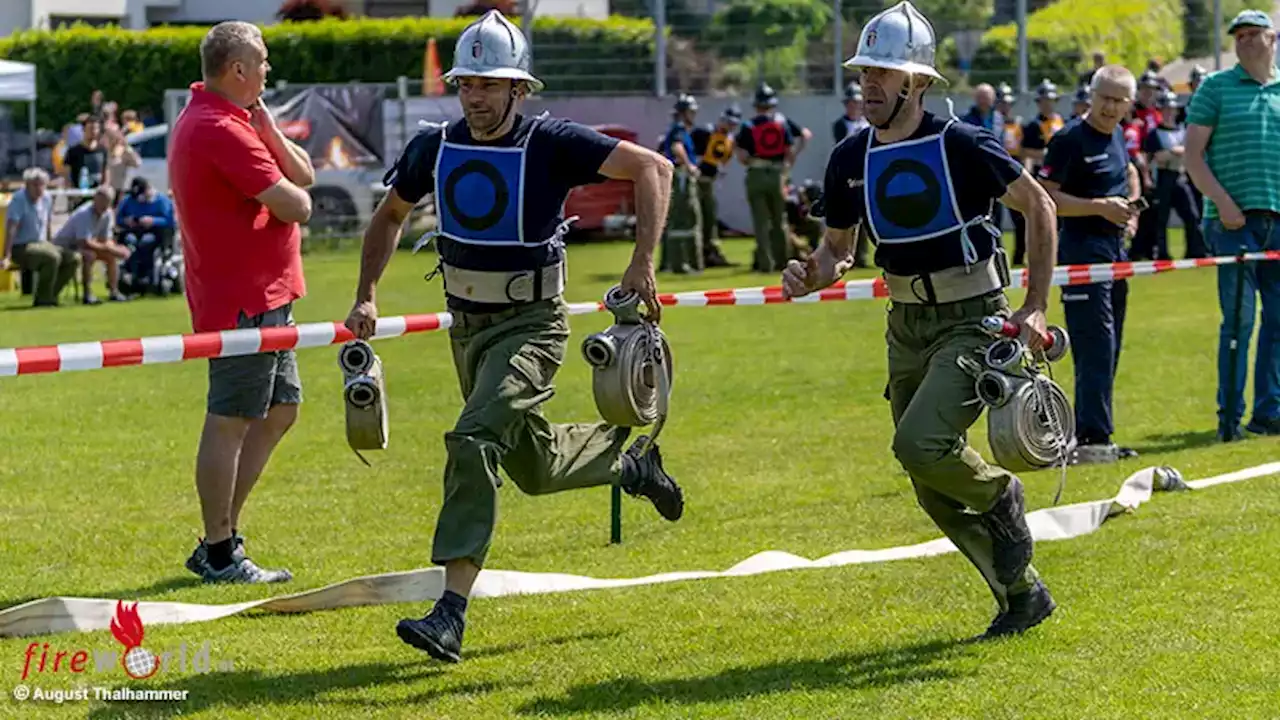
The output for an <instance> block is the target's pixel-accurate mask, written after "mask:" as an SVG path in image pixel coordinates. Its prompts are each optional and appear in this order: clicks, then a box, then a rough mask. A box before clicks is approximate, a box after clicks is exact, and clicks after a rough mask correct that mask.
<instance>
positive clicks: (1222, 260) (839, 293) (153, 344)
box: [0, 250, 1280, 376]
mask: <svg viewBox="0 0 1280 720" xmlns="http://www.w3.org/2000/svg"><path fill="white" fill-rule="evenodd" d="M1265 260H1280V251H1277V250H1268V251H1266V252H1258V253H1247V254H1245V255H1243V256H1240V257H1212V258H1200V259H1195V260H1156V261H1152V262H1122V263H1101V264H1097V265H1062V266H1058V267H1056V268H1054V271H1053V284H1054V285H1089V284H1092V283H1097V282H1106V281H1108V280H1123V279H1125V278H1130V277H1137V276H1140V275H1156V274H1159V273H1166V272H1171V271H1173V270H1190V269H1192V268H1200V267H1212V266H1216V265H1230V264H1233V263H1236V262H1241V261H1244V262H1254V261H1265ZM1010 281H1011V284H1012V285H1013V286H1014V287H1026V283H1027V274H1026V271H1025V270H1014V271H1013V272H1012V273H1011V278H1010ZM887 297H889V291H888V288H887V287H886V286H885V283H884V280H883V279H882V278H875V279H871V280H851V281H848V282H839V283H836V284H834V285H832V286H831V287H829V288H826V289H824V290H821V291H819V292H816V293H812V294H810V295H806V296H804V297H800V298H792V299H788V298H784V297H783V296H782V286H780V285H771V286H768V287H756V288H733V289H727V290H693V291H689V292H681V293H663V294H661V295H659V296H658V300H659V302H660V303H661V304H662V305H674V306H691V307H709V306H717V305H770V304H775V303H788V302H790V303H815V302H828V301H835V300H873V299H877V298H887ZM604 310H605V306H604V303H603V302H583V303H569V313H570V314H572V315H583V314H587V313H593V312H604ZM452 324H453V316H452V315H451V314H449V313H447V312H444V313H430V314H426V315H403V316H399V317H388V318H380V319H379V320H378V331H377V333H376V334H375V335H374V339H382V338H389V337H399V336H401V335H408V334H411V333H420V332H428V331H431V330H443V329H446V328H448V327H449V326H450V325H452ZM352 338H353V336H352V334H351V331H349V330H347V328H346V327H344V326H343V325H342V323H336V322H320V323H306V324H302V325H297V326H294V327H286V328H262V329H249V330H225V331H222V332H210V333H194V334H187V335H162V336H157V337H146V338H134V339H131V340H103V341H94V342H84V343H64V344H61V345H43V346H35V347H21V348H3V349H0V376H5V375H35V374H39V373H56V372H70V371H73V370H97V369H100V368H107V367H120V366H124V365H152V364H157V363H173V362H182V361H184V360H200V359H204V358H214V357H231V356H235V355H252V354H253V353H257V352H267V351H271V350H297V349H301V348H309V347H323V346H325V345H337V344H341V343H344V342H347V341H348V340H351V339H352Z"/></svg>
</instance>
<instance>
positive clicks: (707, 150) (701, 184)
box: [691, 105, 742, 268]
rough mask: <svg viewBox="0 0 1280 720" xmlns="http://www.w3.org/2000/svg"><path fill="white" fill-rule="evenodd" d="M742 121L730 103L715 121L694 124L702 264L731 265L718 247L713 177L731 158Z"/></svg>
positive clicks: (705, 265) (718, 216) (718, 214)
mask: <svg viewBox="0 0 1280 720" xmlns="http://www.w3.org/2000/svg"><path fill="white" fill-rule="evenodd" d="M740 125H742V111H741V110H739V109H738V106H737V105H730V106H729V107H727V108H725V109H724V111H723V112H721V113H720V117H719V118H717V119H716V122H715V125H710V124H705V125H702V126H699V127H695V128H694V129H693V130H692V132H691V135H692V136H693V154H694V155H695V156H696V157H697V158H698V203H699V206H700V207H701V209H702V260H703V266H704V267H709V268H710V267H732V266H734V265H736V264H737V263H731V262H729V259H728V258H726V257H725V256H724V248H722V247H720V206H719V203H717V202H716V178H718V177H723V176H722V175H720V169H721V168H722V167H724V166H726V165H728V164H729V161H730V160H732V159H733V139H734V135H736V134H737V132H738V127H739V126H740Z"/></svg>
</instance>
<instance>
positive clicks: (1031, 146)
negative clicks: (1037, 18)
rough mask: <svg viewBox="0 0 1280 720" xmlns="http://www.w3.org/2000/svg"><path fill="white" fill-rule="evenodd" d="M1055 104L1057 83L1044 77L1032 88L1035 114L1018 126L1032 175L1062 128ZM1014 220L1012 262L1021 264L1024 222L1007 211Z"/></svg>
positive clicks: (1017, 215) (1027, 165)
mask: <svg viewBox="0 0 1280 720" xmlns="http://www.w3.org/2000/svg"><path fill="white" fill-rule="evenodd" d="M1057 103H1058V86H1057V85H1054V84H1053V83H1052V82H1051V81H1050V80H1049V79H1048V78H1045V79H1044V80H1042V81H1041V82H1040V85H1039V86H1037V87H1036V109H1037V110H1039V113H1038V114H1037V115H1036V116H1035V117H1034V118H1032V119H1031V120H1030V121H1028V122H1027V123H1026V124H1025V125H1023V126H1022V164H1023V165H1024V166H1025V167H1026V168H1027V170H1028V172H1030V173H1031V175H1032V176H1033V177H1034V176H1035V175H1036V174H1037V173H1039V172H1040V165H1041V164H1042V163H1043V162H1044V150H1045V148H1047V147H1049V141H1050V140H1052V139H1053V136H1054V135H1056V134H1057V133H1058V131H1059V130H1061V129H1062V127H1063V125H1064V124H1065V123H1063V121H1062V116H1061V115H1059V114H1058V112H1057V110H1056V109H1055V108H1056V106H1057ZM1010 215H1012V216H1013V218H1014V220H1015V222H1014V230H1015V233H1014V244H1013V264H1014V265H1022V264H1023V261H1024V260H1025V259H1026V254H1027V232H1026V221H1025V220H1024V219H1023V217H1022V215H1021V214H1020V213H1017V212H1014V211H1010Z"/></svg>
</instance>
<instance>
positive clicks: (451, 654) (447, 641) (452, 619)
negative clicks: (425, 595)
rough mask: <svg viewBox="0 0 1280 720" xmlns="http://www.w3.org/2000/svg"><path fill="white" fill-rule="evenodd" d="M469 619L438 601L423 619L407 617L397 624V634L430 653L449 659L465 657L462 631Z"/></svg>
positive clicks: (447, 660) (450, 661)
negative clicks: (466, 619)
mask: <svg viewBox="0 0 1280 720" xmlns="http://www.w3.org/2000/svg"><path fill="white" fill-rule="evenodd" d="M465 627H466V623H465V621H464V620H463V619H462V616H461V615H460V614H459V613H458V612H457V611H455V610H452V609H450V608H448V607H444V606H443V605H442V603H436V606H435V607H433V608H431V612H429V613H427V615H426V617H423V618H422V619H421V620H411V619H409V618H405V619H403V620H401V621H400V622H399V623H397V624H396V635H399V636H400V639H401V640H403V641H405V642H406V643H408V644H410V645H412V646H414V647H416V648H418V649H419V650H424V651H426V653H427V654H428V655H430V656H431V657H433V658H435V659H437V660H443V661H444V662H448V663H456V662H459V661H461V660H462V634H463V631H464V630H465Z"/></svg>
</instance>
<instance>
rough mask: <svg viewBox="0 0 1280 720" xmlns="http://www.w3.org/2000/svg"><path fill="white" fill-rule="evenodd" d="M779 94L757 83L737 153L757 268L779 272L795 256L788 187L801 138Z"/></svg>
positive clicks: (740, 134) (758, 269) (739, 130)
mask: <svg viewBox="0 0 1280 720" xmlns="http://www.w3.org/2000/svg"><path fill="white" fill-rule="evenodd" d="M777 107H778V95H777V93H775V92H774V90H773V88H772V87H770V86H769V85H768V84H767V83H761V84H760V87H758V88H756V95H755V109H756V114H755V116H754V117H752V118H751V119H750V120H748V121H746V122H745V123H743V124H742V125H741V127H739V128H738V134H737V136H736V137H735V139H734V144H735V146H736V147H735V149H734V152H735V153H736V154H737V156H738V161H739V162H741V163H742V165H743V167H745V168H746V169H747V177H746V188H747V204H748V205H750V206H751V227H752V232H753V233H754V234H755V238H756V251H755V258H754V260H753V261H752V263H751V269H752V270H754V271H755V272H766V273H768V272H781V270H782V268H785V267H786V266H787V261H788V260H790V259H791V243H790V242H789V241H788V236H787V227H786V221H787V211H786V198H785V196H784V190H785V188H786V184H787V174H788V168H789V167H790V166H791V164H792V163H793V162H794V161H795V157H796V153H797V152H799V151H798V150H797V149H796V148H797V146H798V145H799V144H800V142H801V138H798V137H797V136H796V130H795V128H796V127H798V126H797V125H796V124H795V123H793V122H791V121H790V120H789V119H787V118H786V116H784V115H783V114H782V113H780V112H778V111H777Z"/></svg>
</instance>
